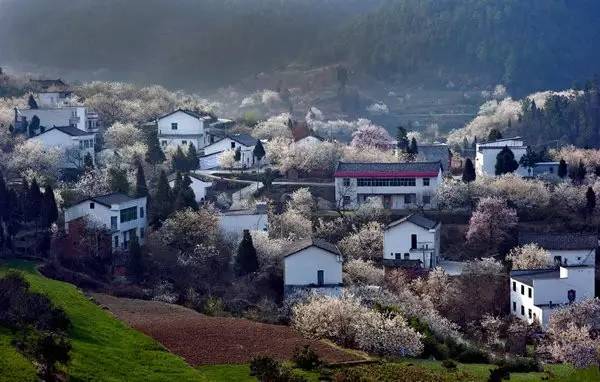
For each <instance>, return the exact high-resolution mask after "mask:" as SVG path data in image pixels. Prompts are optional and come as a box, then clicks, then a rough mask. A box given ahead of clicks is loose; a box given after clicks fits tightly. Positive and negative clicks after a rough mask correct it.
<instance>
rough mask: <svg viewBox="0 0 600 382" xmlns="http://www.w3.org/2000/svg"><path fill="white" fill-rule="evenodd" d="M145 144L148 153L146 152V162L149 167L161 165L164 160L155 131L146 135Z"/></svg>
mask: <svg viewBox="0 0 600 382" xmlns="http://www.w3.org/2000/svg"><path fill="white" fill-rule="evenodd" d="M147 144H148V151H146V158H145V160H146V162H148V163H150V164H151V165H157V164H160V163H163V162H164V161H165V160H166V157H165V153H164V152H163V151H162V148H161V147H160V142H159V141H158V133H157V132H156V130H153V131H152V132H150V133H149V134H148V135H147Z"/></svg>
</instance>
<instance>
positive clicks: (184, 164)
mask: <svg viewBox="0 0 600 382" xmlns="http://www.w3.org/2000/svg"><path fill="white" fill-rule="evenodd" d="M172 163H173V171H179V172H186V171H187V169H188V161H187V157H186V156H185V154H184V153H183V150H182V149H181V146H177V151H175V154H173V159H172Z"/></svg>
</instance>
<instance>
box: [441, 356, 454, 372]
mask: <svg viewBox="0 0 600 382" xmlns="http://www.w3.org/2000/svg"><path fill="white" fill-rule="evenodd" d="M442 366H443V367H445V368H446V369H448V370H450V371H454V370H456V367H457V365H456V362H454V361H452V360H451V359H445V360H443V361H442Z"/></svg>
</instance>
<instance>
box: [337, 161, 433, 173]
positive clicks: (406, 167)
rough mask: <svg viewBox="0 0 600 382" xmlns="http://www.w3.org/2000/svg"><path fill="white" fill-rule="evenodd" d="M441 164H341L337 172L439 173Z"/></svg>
mask: <svg viewBox="0 0 600 382" xmlns="http://www.w3.org/2000/svg"><path fill="white" fill-rule="evenodd" d="M440 166H441V164H440V162H391V163H356V162H354V163H348V162H339V163H338V166H337V170H336V171H380V172H387V171H389V172H397V171H417V172H421V171H422V172H437V171H439V170H440Z"/></svg>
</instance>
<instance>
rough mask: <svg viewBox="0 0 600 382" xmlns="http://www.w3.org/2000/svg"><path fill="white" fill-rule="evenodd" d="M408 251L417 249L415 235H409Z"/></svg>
mask: <svg viewBox="0 0 600 382" xmlns="http://www.w3.org/2000/svg"><path fill="white" fill-rule="evenodd" d="M410 249H417V235H416V234H414V233H413V234H412V235H410Z"/></svg>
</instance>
